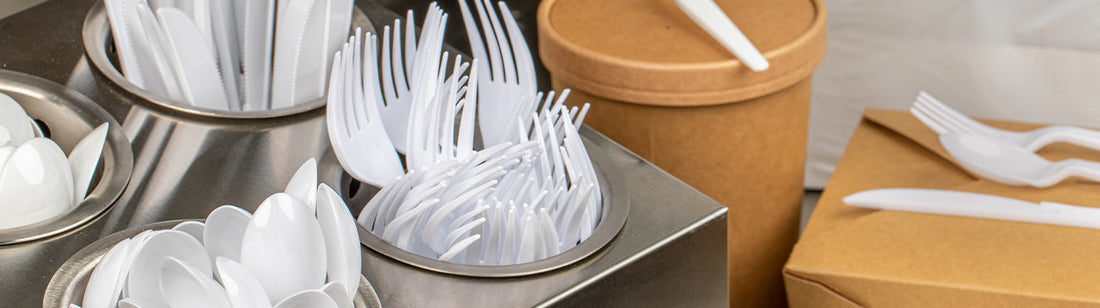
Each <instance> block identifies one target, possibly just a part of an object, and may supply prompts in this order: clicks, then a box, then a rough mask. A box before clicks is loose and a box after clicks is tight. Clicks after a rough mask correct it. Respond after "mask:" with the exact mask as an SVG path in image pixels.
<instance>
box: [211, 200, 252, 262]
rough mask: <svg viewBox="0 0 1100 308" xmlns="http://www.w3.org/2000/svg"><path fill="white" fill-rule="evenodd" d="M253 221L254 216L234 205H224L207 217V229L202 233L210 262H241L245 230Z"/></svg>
mask: <svg viewBox="0 0 1100 308" xmlns="http://www.w3.org/2000/svg"><path fill="white" fill-rule="evenodd" d="M251 221H252V214H251V213H249V212H248V211H245V210H244V209H241V208H239V207H236V206H232V205H223V206H219V207H218V208H216V209H214V210H213V211H211V212H210V214H208V215H207V216H206V228H204V230H203V232H202V239H203V240H202V242H203V246H204V247H205V248H206V253H207V254H208V255H209V256H210V262H215V261H216V260H217V259H218V258H226V259H228V260H231V261H236V262H240V260H241V247H242V243H243V242H244V232H245V228H247V227H248V224H249V222H251Z"/></svg>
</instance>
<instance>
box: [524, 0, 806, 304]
mask: <svg viewBox="0 0 1100 308" xmlns="http://www.w3.org/2000/svg"><path fill="white" fill-rule="evenodd" d="M716 2H718V4H719V6H720V7H722V8H723V10H724V11H726V13H727V15H729V16H730V18H731V19H732V20H734V22H735V23H737V25H738V27H739V28H741V30H742V32H744V33H745V35H746V36H747V37H748V38H749V39H750V40H752V41H753V43H754V44H756V46H757V47H758V48H759V49H760V50H761V52H762V53H763V54H764V56H765V57H766V58H767V59H768V61H769V62H770V63H771V67H770V68H769V69H768V70H766V71H763V72H753V71H750V70H749V69H748V68H747V67H745V66H744V65H743V64H742V63H741V62H740V61H738V60H736V58H734V57H733V56H732V55H731V54H729V52H728V51H726V50H725V49H723V48H722V47H721V45H719V44H718V43H717V42H715V41H714V40H713V39H711V38H710V37H709V36H708V35H707V34H706V32H704V31H703V30H702V29H700V28H699V27H698V26H696V25H695V24H694V23H693V22H692V21H691V19H690V18H688V17H687V16H686V15H684V13H682V12H681V11H680V10H679V9H678V7H677V6H676V5H675V3H674V2H673V1H672V0H646V1H637V0H605V1H583V0H544V1H543V3H542V4H541V6H540V8H539V16H538V17H539V21H538V22H539V45H540V47H539V51H540V56H541V58H542V61H543V64H544V65H545V66H546V67H547V69H548V70H549V71H550V74H551V76H552V78H551V80H552V85H553V88H554V89H555V90H556V91H558V92H560V91H561V90H563V89H566V88H570V89H571V91H572V93H571V94H570V95H569V99H568V101H567V102H568V103H569V104H570V105H574V106H576V105H580V104H583V103H585V102H589V103H591V104H592V108H591V109H590V111H589V113H588V116H587V117H586V118H585V120H584V124H587V125H589V126H591V127H592V128H594V129H596V130H597V131H600V132H601V133H603V134H605V135H607V136H608V137H610V138H611V139H613V140H615V141H617V142H619V143H620V144H622V145H623V146H626V147H627V148H629V149H631V150H632V151H634V152H635V153H637V154H638V155H640V156H642V157H644V158H645V159H647V160H649V161H651V162H653V163H654V164H656V165H657V166H659V167H661V168H662V169H664V170H666V171H668V172H669V173H671V174H673V175H675V176H676V177H678V178H679V179H681V180H683V181H684V182H686V183H688V184H690V185H692V186H693V187H695V188H696V189H699V190H700V191H702V192H703V193H705V194H707V195H708V196H710V197H712V198H714V199H715V200H717V201H719V202H721V203H722V204H725V205H726V206H727V207H729V213H730V215H729V217H730V218H729V228H728V232H729V233H728V259H729V263H728V271H729V280H728V284H729V289H730V293H729V297H730V306H737V307H760V306H783V305H785V304H786V298H785V295H784V287H783V279H782V274H781V271H782V267H783V264H784V263H785V262H786V260H787V257H788V255H789V254H790V252H791V248H792V246H793V245H794V243H795V241H796V240H797V237H798V223H799V214H800V210H801V201H802V191H803V185H802V176H803V169H804V166H805V158H806V138H807V129H808V122H809V103H810V92H811V88H812V87H811V77H812V73H813V70H814V69H815V68H816V67H817V65H818V64H820V63H821V60H822V59H823V58H824V55H825V7H824V4H823V3H822V2H821V1H820V0H775V1H755V0H729V1H722V0H719V1H716Z"/></svg>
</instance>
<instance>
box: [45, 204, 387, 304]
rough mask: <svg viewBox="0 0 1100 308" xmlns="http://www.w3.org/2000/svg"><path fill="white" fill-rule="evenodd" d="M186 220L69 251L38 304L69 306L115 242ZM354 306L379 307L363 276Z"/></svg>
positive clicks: (133, 230) (77, 299)
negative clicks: (71, 253)
mask: <svg viewBox="0 0 1100 308" xmlns="http://www.w3.org/2000/svg"><path fill="white" fill-rule="evenodd" d="M185 221H188V220H172V221H162V222H157V223H152V224H148V225H144V226H138V227H133V228H129V229H126V230H122V231H119V232H115V233H113V234H111V235H109V236H107V237H104V238H102V239H100V240H98V241H95V242H94V243H91V244H89V245H88V246H87V247H84V249H81V250H80V251H77V252H76V254H73V256H72V257H70V258H69V259H68V260H66V261H65V263H64V264H62V265H61V268H58V269H57V272H56V273H55V274H54V275H53V277H52V278H50V284H49V285H48V286H47V287H46V294H47V295H46V296H45V297H44V298H43V300H42V307H43V308H45V307H56V308H69V304H80V302H81V300H82V299H83V298H84V290H85V288H86V287H87V286H88V279H89V278H90V277H91V276H92V271H93V270H95V267H96V265H98V264H99V262H100V261H101V260H103V256H104V255H106V254H107V252H108V251H110V250H111V248H112V247H114V246H115V244H118V243H119V242H121V241H122V240H124V239H127V238H132V237H134V236H135V235H137V234H138V233H141V232H143V231H145V230H167V229H171V228H172V227H173V226H175V225H177V224H179V223H181V222H185ZM353 304H354V305H355V308H377V307H382V305H381V303H379V302H378V294H377V293H375V292H374V288H373V287H372V286H371V284H370V282H369V281H367V280H366V279H365V278H361V279H360V280H359V292H358V294H356V296H355V298H354V299H353Z"/></svg>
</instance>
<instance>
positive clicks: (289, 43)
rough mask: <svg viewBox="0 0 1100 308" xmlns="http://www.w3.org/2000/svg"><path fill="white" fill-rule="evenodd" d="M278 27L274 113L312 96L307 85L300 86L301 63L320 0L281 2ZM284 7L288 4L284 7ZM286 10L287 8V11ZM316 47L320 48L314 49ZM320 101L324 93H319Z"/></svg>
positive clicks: (272, 93) (276, 33)
mask: <svg viewBox="0 0 1100 308" xmlns="http://www.w3.org/2000/svg"><path fill="white" fill-rule="evenodd" d="M279 3H280V5H279V11H278V12H277V14H278V16H277V17H276V19H275V20H277V21H278V26H277V27H275V51H274V56H273V58H274V60H273V61H272V76H271V109H280V108H287V107H291V106H294V104H295V103H297V102H298V99H299V98H300V97H303V95H302V94H299V93H298V92H299V91H302V92H303V94H306V93H310V92H309V91H310V89H308V88H307V87H305V85H306V83H305V82H303V83H302V84H299V83H298V80H299V78H301V77H304V75H299V72H300V70H304V69H307V68H304V67H301V66H300V65H301V63H302V62H301V61H302V59H303V58H304V56H306V55H308V54H311V53H306V48H303V46H304V45H302V44H304V43H305V42H307V41H306V37H307V36H306V30H307V29H310V24H311V22H310V16H311V15H312V14H313V11H314V10H323V8H318V6H317V1H316V0H298V1H281V2H279ZM282 3H286V4H285V5H283V4H282ZM284 6H285V7H284ZM312 47H317V45H313V46H312ZM317 94H318V95H317V97H320V96H321V95H320V94H321V92H320V91H318V93H317Z"/></svg>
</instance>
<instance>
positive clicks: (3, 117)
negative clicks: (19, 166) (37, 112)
mask: <svg viewBox="0 0 1100 308" xmlns="http://www.w3.org/2000/svg"><path fill="white" fill-rule="evenodd" d="M31 121H32V120H31V117H30V116H28V115H27V112H26V111H24V110H23V106H21V105H19V103H18V102H16V101H15V99H13V98H11V96H8V95H7V94H4V93H0V126H3V127H4V128H6V129H7V130H8V136H9V137H8V139H10V140H11V141H10V142H9V143H10V144H12V145H20V144H23V143H24V142H27V140H30V139H31V138H34V128H33V127H32V126H31V123H32V122H31Z"/></svg>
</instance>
